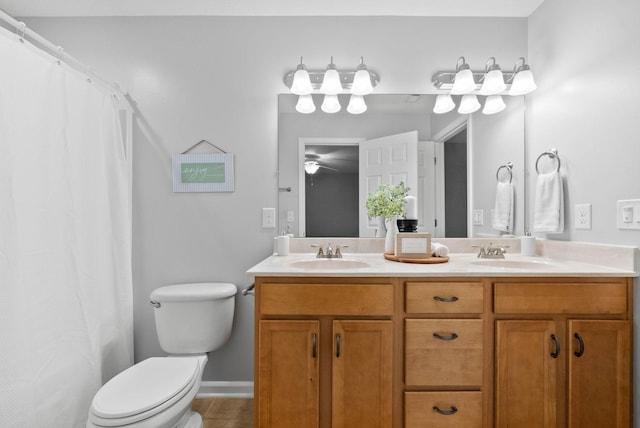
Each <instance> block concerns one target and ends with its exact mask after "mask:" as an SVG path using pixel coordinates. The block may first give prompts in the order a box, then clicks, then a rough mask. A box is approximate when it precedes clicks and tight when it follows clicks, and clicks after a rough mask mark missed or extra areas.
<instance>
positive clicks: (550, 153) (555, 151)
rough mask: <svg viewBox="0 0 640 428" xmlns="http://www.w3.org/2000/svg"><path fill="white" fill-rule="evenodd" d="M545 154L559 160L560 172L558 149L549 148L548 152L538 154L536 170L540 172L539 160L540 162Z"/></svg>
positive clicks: (558, 169)
mask: <svg viewBox="0 0 640 428" xmlns="http://www.w3.org/2000/svg"><path fill="white" fill-rule="evenodd" d="M543 156H549V157H550V158H551V159H555V160H556V161H557V162H558V168H557V171H558V172H560V156H558V149H549V150H547V151H546V152H543V153H541V154H540V156H538V159H536V172H537V173H538V174H540V169H538V162H540V159H541V158H542V157H543Z"/></svg>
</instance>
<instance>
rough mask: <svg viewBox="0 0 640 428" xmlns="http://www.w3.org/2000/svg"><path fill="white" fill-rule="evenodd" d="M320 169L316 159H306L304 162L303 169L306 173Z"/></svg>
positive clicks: (313, 172)
mask: <svg viewBox="0 0 640 428" xmlns="http://www.w3.org/2000/svg"><path fill="white" fill-rule="evenodd" d="M318 169H320V165H318V162H316V161H306V162H305V163H304V170H305V172H306V173H307V174H311V175H313V174H315V173H316V172H318Z"/></svg>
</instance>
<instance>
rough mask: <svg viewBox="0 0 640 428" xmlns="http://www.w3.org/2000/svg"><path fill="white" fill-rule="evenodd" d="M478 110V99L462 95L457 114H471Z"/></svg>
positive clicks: (473, 96)
mask: <svg viewBox="0 0 640 428" xmlns="http://www.w3.org/2000/svg"><path fill="white" fill-rule="evenodd" d="M479 108H480V103H479V102H478V97H476V96H475V95H469V94H467V95H463V96H462V100H461V101H460V107H458V113H460V114H471V113H473V112H474V111H477V110H478V109H479Z"/></svg>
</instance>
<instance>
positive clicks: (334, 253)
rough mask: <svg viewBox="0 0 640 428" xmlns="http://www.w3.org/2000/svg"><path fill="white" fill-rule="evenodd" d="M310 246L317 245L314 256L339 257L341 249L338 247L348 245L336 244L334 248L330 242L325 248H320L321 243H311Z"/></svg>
mask: <svg viewBox="0 0 640 428" xmlns="http://www.w3.org/2000/svg"><path fill="white" fill-rule="evenodd" d="M311 246H312V247H314V248H315V247H318V253H317V254H316V258H319V259H341V258H342V251H341V250H340V248H345V247H348V245H336V249H335V250H334V249H333V247H331V243H329V244H328V245H327V249H326V250H324V249H323V248H322V245H317V244H312V245H311Z"/></svg>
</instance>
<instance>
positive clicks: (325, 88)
mask: <svg viewBox="0 0 640 428" xmlns="http://www.w3.org/2000/svg"><path fill="white" fill-rule="evenodd" d="M320 92H322V93H323V94H328V95H337V94H339V93H340V92H342V84H341V83H340V73H338V70H337V69H336V65H335V64H334V63H333V57H331V64H329V65H328V66H327V71H325V72H324V78H323V79H322V85H321V86H320Z"/></svg>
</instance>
